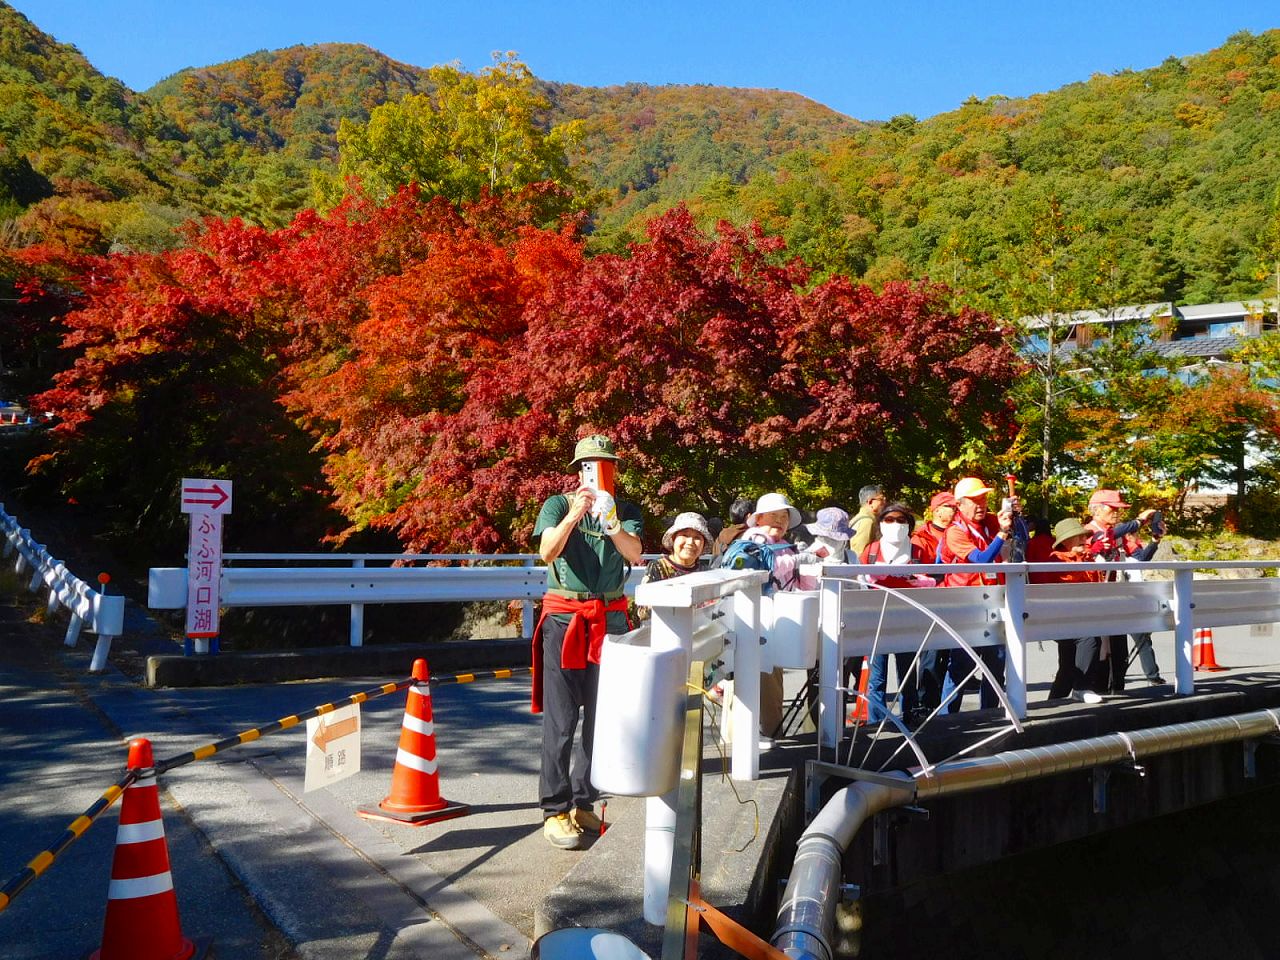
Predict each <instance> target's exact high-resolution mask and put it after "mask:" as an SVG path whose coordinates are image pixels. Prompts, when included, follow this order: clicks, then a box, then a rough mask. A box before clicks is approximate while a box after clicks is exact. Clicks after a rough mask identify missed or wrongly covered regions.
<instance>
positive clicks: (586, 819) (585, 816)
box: [570, 807, 600, 835]
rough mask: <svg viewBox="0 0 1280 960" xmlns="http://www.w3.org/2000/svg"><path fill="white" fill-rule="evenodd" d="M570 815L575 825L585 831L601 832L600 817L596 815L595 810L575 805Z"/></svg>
mask: <svg viewBox="0 0 1280 960" xmlns="http://www.w3.org/2000/svg"><path fill="white" fill-rule="evenodd" d="M570 817H572V818H573V823H574V826H576V827H577V828H578V829H579V830H581V831H582V832H583V833H594V834H597V835H598V834H599V833H600V818H599V817H597V816H596V815H595V811H593V810H591V809H590V808H584V807H575V808H574V810H573V813H571V814H570Z"/></svg>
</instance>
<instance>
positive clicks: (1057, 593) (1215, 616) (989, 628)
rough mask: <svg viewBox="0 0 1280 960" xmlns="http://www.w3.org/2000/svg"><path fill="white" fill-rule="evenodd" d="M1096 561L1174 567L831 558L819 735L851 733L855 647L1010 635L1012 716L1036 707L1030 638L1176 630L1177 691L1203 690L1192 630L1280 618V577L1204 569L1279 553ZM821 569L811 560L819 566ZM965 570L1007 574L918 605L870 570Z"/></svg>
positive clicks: (898, 649) (913, 596) (825, 577)
mask: <svg viewBox="0 0 1280 960" xmlns="http://www.w3.org/2000/svg"><path fill="white" fill-rule="evenodd" d="M1089 567H1090V569H1093V570H1106V571H1112V570H1114V571H1118V572H1121V573H1131V572H1133V571H1134V570H1135V569H1140V570H1141V571H1142V572H1143V573H1144V574H1145V573H1149V572H1154V571H1158V570H1159V571H1169V572H1170V573H1171V574H1172V579H1170V580H1155V581H1151V580H1148V581H1145V582H1136V583H1135V582H1125V581H1123V580H1121V581H1119V582H1116V583H1052V584H1044V583H1028V582H1027V577H1028V574H1029V573H1031V572H1079V570H1080V564H1078V563H1052V564H1025V563H999V564H965V565H964V566H963V568H957V567H948V566H945V565H941V564H939V565H933V564H929V565H923V564H913V565H898V566H887V565H886V566H866V565H860V564H850V565H827V566H823V567H821V568H820V569H821V601H820V605H819V607H820V613H819V618H820V621H821V626H820V638H819V642H820V680H819V684H820V689H819V701H820V710H821V714H820V721H819V732H820V741H819V742H820V744H821V745H822V746H824V747H835V746H836V745H837V744H838V743H839V741H840V737H841V735H842V730H843V723H844V716H845V714H844V698H845V692H846V691H845V690H844V689H843V686H842V683H843V678H842V675H841V671H842V665H843V663H844V660H845V659H846V658H848V657H856V656H868V655H870V654H871V653H872V652H873V651H874V653H875V654H877V655H878V654H882V653H908V652H911V653H914V652H915V651H916V650H918V649H919V648H920V647H921V645H922V640H923V641H924V642H923V646H924V647H925V648H926V649H928V648H933V649H939V650H941V649H947V648H954V647H956V646H957V644H956V643H955V641H954V639H953V638H952V637H951V636H950V635H949V634H948V633H947V631H946V630H941V629H937V627H938V626H940V625H941V624H946V625H947V626H948V627H949V628H950V629H951V630H953V631H955V633H956V634H958V635H959V636H960V637H961V638H963V639H964V641H965V642H966V643H968V644H969V645H970V646H973V647H982V646H992V645H997V644H1000V645H1003V646H1005V647H1006V649H1007V662H1006V678H1005V694H1006V696H1007V698H1008V703H1009V709H1010V710H1011V712H1012V715H1013V718H1016V719H1019V720H1021V719H1023V718H1025V717H1026V715H1027V644H1028V643H1031V642H1034V641H1038V640H1065V639H1072V638H1078V637H1089V636H1109V635H1115V634H1126V633H1127V634H1133V633H1147V632H1154V631H1161V630H1171V631H1173V635H1174V657H1175V662H1176V665H1177V668H1176V675H1177V680H1176V685H1175V692H1176V693H1178V694H1180V695H1184V696H1185V695H1188V694H1191V693H1192V692H1194V686H1195V679H1194V678H1195V673H1194V667H1193V664H1192V641H1193V637H1194V631H1195V630H1196V629H1197V628H1200V627H1225V626H1236V625H1244V624H1269V623H1276V622H1280V579H1277V578H1275V577H1267V578H1254V579H1245V580H1223V579H1208V578H1204V577H1197V576H1196V572H1197V571H1203V570H1206V569H1214V570H1225V569H1251V570H1269V569H1275V568H1277V567H1280V560H1265V561H1252V560H1248V561H1246V560H1234V561H1212V562H1206V561H1173V562H1163V563H1158V562H1152V563H1143V564H1141V565H1136V564H1133V563H1097V564H1090V565H1089ZM818 569H819V568H816V567H815V568H812V572H814V573H817V572H818ZM957 569H962V570H963V572H965V573H986V574H998V575H1000V577H1001V578H1002V579H1003V580H1004V583H1003V584H993V585H990V586H978V587H947V588H933V589H923V590H922V589H913V590H904V591H902V593H903V594H904V595H905V596H908V597H909V598H910V601H911V602H910V604H908V603H905V602H902V601H897V602H895V601H894V600H893V599H892V598H889V597H888V593H887V591H880V590H868V589H866V587H865V586H864V585H863V584H862V583H861V582H859V580H858V578H859V577H862V576H865V575H873V576H877V577H883V576H886V575H897V576H906V575H909V574H912V573H924V574H931V575H934V576H937V577H940V576H941V575H943V574H945V573H948V572H955V571H956V570H957Z"/></svg>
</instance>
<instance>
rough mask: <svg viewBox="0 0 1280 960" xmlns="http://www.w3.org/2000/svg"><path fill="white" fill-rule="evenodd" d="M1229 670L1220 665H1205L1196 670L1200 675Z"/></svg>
mask: <svg viewBox="0 0 1280 960" xmlns="http://www.w3.org/2000/svg"><path fill="white" fill-rule="evenodd" d="M1228 669H1230V668H1229V667H1224V666H1223V665H1222V664H1220V663H1205V664H1201V665H1200V666H1198V667H1196V670H1198V671H1199V672H1200V673H1218V672H1219V671H1222V670H1228Z"/></svg>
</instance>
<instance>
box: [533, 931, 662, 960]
mask: <svg viewBox="0 0 1280 960" xmlns="http://www.w3.org/2000/svg"><path fill="white" fill-rule="evenodd" d="M529 960H649V955H648V954H647V953H645V952H644V951H643V950H641V949H640V948H639V947H637V946H636V945H635V944H634V943H632V942H631V941H630V940H628V939H627V938H626V937H624V936H623V935H622V934H620V933H614V932H613V931H612V930H602V929H600V928H598V927H565V928H563V929H561V930H552V931H551V932H550V933H544V934H543V935H542V936H540V937H539V938H538V939H537V940H535V941H534V943H533V947H532V949H531V952H530V954H529Z"/></svg>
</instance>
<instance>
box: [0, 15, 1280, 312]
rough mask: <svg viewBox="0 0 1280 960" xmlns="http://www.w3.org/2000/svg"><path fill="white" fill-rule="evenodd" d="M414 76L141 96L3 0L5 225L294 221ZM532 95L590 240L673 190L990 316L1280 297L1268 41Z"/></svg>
mask: <svg viewBox="0 0 1280 960" xmlns="http://www.w3.org/2000/svg"><path fill="white" fill-rule="evenodd" d="M427 82H428V81H427V71H426V70H425V69H423V68H421V67H416V66H411V65H406V64H402V63H397V62H396V61H393V60H391V59H389V58H388V57H386V56H384V55H383V54H381V53H379V52H377V51H376V50H371V49H369V48H368V47H363V46H359V45H354V44H322V45H317V46H310V47H306V46H298V47H291V48H288V49H285V50H277V51H260V52H258V53H254V54H251V55H249V56H246V57H242V58H239V59H237V60H233V61H230V62H228V63H223V64H217V65H213V66H208V67H201V68H193V69H189V70H184V71H182V72H180V73H178V74H175V75H174V76H172V77H169V78H167V79H166V80H164V81H163V82H161V83H159V84H157V85H156V86H155V87H153V88H152V89H151V90H148V91H146V92H145V93H135V92H133V91H130V90H128V89H127V88H125V87H123V86H122V85H121V84H120V83H119V82H117V81H115V80H112V79H110V78H107V77H104V76H102V75H101V74H100V73H98V72H97V71H96V70H94V68H93V67H92V65H91V64H89V63H88V62H87V61H86V60H85V58H84V57H83V56H81V55H80V54H79V53H78V52H77V51H76V50H75V49H74V48H72V47H69V46H67V45H65V44H60V43H58V42H57V41H55V40H53V39H52V38H50V37H48V36H46V35H45V34H43V33H41V32H40V31H39V29H38V28H37V27H36V26H34V25H32V24H31V23H30V22H28V21H27V20H26V19H25V18H24V17H22V16H21V15H20V14H18V13H17V12H16V11H14V10H13V9H12V8H11V7H9V6H7V5H6V4H4V3H3V2H0V143H2V144H3V146H0V224H3V233H2V235H0V239H2V240H3V241H4V242H5V243H6V244H8V245H10V246H13V245H22V244H24V243H30V242H34V241H37V240H43V241H47V242H49V241H51V242H54V243H61V244H63V245H64V246H69V247H75V248H78V249H91V250H106V249H107V248H108V247H110V246H111V245H112V244H118V245H122V246H124V247H128V248H133V249H155V248H158V247H164V246H167V245H172V244H174V243H177V242H179V240H178V238H177V237H176V236H175V234H174V232H173V227H174V226H175V225H176V224H177V223H179V222H181V221H182V220H183V219H185V218H186V217H188V216H192V215H198V214H203V213H207V212H212V213H217V214H221V215H238V216H242V217H244V218H246V219H248V220H251V221H253V222H257V223H262V224H265V225H269V226H274V225H280V224H283V223H286V222H288V220H289V219H291V217H292V215H293V214H294V213H295V212H296V211H297V210H299V209H301V208H303V207H305V206H306V205H308V204H309V203H310V202H311V197H312V192H311V179H312V175H313V173H314V172H315V171H324V172H329V171H332V170H333V165H334V159H335V155H336V140H335V135H336V133H335V132H336V130H337V127H338V123H339V121H340V120H341V119H343V118H348V119H352V120H357V121H360V120H364V119H365V118H367V117H368V115H369V112H370V110H372V109H373V108H374V107H375V106H377V105H378V104H380V103H383V102H387V101H388V100H394V99H396V98H399V97H402V96H404V95H405V94H408V93H411V92H421V91H424V90H426V89H427ZM540 90H541V92H542V93H543V95H544V96H545V97H546V99H547V100H548V101H549V103H550V105H551V107H550V110H549V111H548V114H547V116H546V118H545V123H546V124H547V125H548V126H550V125H551V124H555V123H560V122H563V121H565V120H570V119H578V120H581V121H583V123H584V126H585V137H584V140H583V141H582V143H581V144H580V147H579V148H578V151H577V155H576V156H575V157H574V158H573V159H574V161H575V163H576V164H577V166H578V168H579V170H580V171H581V173H582V174H583V175H584V176H585V177H586V179H587V180H588V181H590V183H591V184H592V185H593V186H594V187H595V188H597V190H598V191H599V194H598V195H599V196H600V197H601V199H600V201H599V203H598V205H597V208H596V209H595V210H594V211H593V219H592V221H591V229H592V230H593V231H594V233H595V236H594V239H593V247H594V249H597V250H600V249H611V248H612V249H617V248H618V247H619V246H620V245H621V244H622V243H623V242H624V241H626V240H628V239H631V238H634V237H636V236H639V235H640V232H641V228H642V224H643V222H644V221H645V220H646V219H647V218H649V217H650V216H652V215H654V214H656V213H659V212H661V211H662V210H665V209H667V208H669V207H670V206H672V205H674V204H676V203H678V202H681V201H685V202H688V203H689V205H690V207H691V208H692V209H693V211H694V212H695V214H696V215H697V216H698V218H699V220H700V221H701V222H702V223H704V224H708V223H711V222H714V221H715V220H716V219H719V218H726V219H729V220H731V221H733V222H736V223H743V224H745V223H747V222H749V221H752V220H755V221H758V222H760V223H761V224H762V225H763V227H764V228H765V229H766V231H768V232H771V233H775V234H779V235H781V236H783V237H785V238H786V240H787V242H788V247H789V249H790V250H791V251H792V252H793V253H797V254H799V255H801V256H803V257H804V258H805V259H806V260H807V261H809V262H810V263H811V264H813V265H814V266H815V267H816V268H817V269H818V271H819V273H820V274H825V273H831V272H841V273H847V274H849V275H850V276H853V277H857V278H863V279H866V280H868V281H870V282H872V283H875V284H878V283H881V282H883V281H885V280H887V279H894V278H905V277H920V276H931V277H934V278H937V279H940V280H944V281H946V282H948V283H950V284H952V285H953V286H956V287H957V288H959V289H961V290H963V291H964V296H965V297H966V298H967V299H968V301H969V302H971V303H974V304H975V305H978V306H981V307H985V308H988V309H992V310H994V311H996V312H998V313H1001V314H1018V313H1025V312H1038V311H1040V310H1044V309H1055V308H1067V307H1071V306H1074V305H1104V306H1105V305H1106V304H1108V303H1121V302H1135V301H1154V300H1174V301H1178V302H1189V301H1190V302H1196V301H1212V300H1219V299H1228V298H1234V297H1243V296H1253V295H1258V294H1262V293H1269V292H1273V288H1274V283H1275V280H1274V277H1275V276H1276V262H1277V260H1280V194H1278V187H1277V185H1278V184H1280V174H1278V173H1277V165H1276V157H1278V156H1280V31H1268V32H1266V33H1263V34H1260V35H1256V36H1255V35H1252V34H1249V33H1247V32H1245V33H1240V34H1237V35H1235V36H1232V37H1230V38H1229V39H1228V40H1227V41H1226V42H1225V43H1224V44H1223V46H1221V47H1219V48H1218V49H1216V50H1214V51H1212V52H1210V53H1208V54H1205V55H1202V56H1196V57H1186V58H1178V57H1170V58H1169V59H1167V60H1166V61H1165V62H1164V63H1163V64H1160V65H1159V66H1155V67H1152V68H1150V69H1147V70H1140V71H1122V72H1120V73H1118V74H1115V75H1110V76H1104V75H1098V76H1094V77H1092V78H1090V79H1088V80H1085V81H1082V82H1079V83H1074V84H1070V85H1068V86H1066V87H1063V88H1062V89H1060V90H1057V91H1053V92H1047V93H1042V94H1036V95H1034V96H1031V97H1026V98H1020V99H1010V98H1006V97H991V98H988V99H986V100H982V101H979V100H976V99H971V100H970V101H968V102H966V103H964V104H963V105H960V106H959V107H958V108H957V109H956V110H953V111H950V112H947V113H944V114H940V115H938V116H935V117H931V118H928V119H924V120H918V119H917V118H914V117H911V116H905V115H904V116H900V117H895V118H894V119H893V120H891V121H890V122H888V123H886V124H879V125H867V124H862V123H859V122H857V121H854V120H851V119H849V118H847V117H844V116H842V115H840V114H838V113H835V112H834V111H831V110H829V109H828V108H826V107H824V106H822V105H821V104H817V103H814V102H812V101H810V100H807V99H805V98H804V97H801V96H798V95H795V94H789V93H783V92H778V91H765V90H746V89H727V88H720V87H709V86H662V87H651V86H645V85H641V84H629V85H625V86H619V87H607V88H588V87H579V86H574V85H571V84H559V83H553V82H548V81H542V82H541V84H540ZM6 220H7V221H8V223H7V224H6V223H5V221H6ZM1046 250H1052V251H1053V252H1052V255H1051V256H1048V259H1046V253H1045V251H1046ZM1049 261H1053V263H1052V264H1051V265H1049V266H1047V267H1046V264H1048V263H1049ZM1050 273H1052V274H1053V276H1054V281H1053V283H1052V284H1050V283H1048V282H1047V280H1046V277H1047V276H1048V275H1049V274H1050ZM1269 285H1270V286H1269ZM1050 287H1051V288H1052V294H1051V295H1050V294H1048V293H1046V290H1047V289H1048V288H1050Z"/></svg>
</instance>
